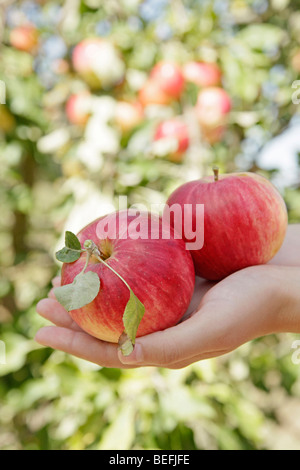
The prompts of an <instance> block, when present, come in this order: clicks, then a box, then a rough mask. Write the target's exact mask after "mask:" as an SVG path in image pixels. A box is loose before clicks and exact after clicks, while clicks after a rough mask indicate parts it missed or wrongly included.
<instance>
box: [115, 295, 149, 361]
mask: <svg viewBox="0 0 300 470" xmlns="http://www.w3.org/2000/svg"><path fill="white" fill-rule="evenodd" d="M144 313H145V306H144V305H143V304H142V302H141V301H140V300H139V299H138V298H137V297H136V295H135V294H134V293H133V291H132V290H131V289H130V297H129V300H128V302H127V305H126V307H125V310H124V315H123V324H124V328H125V330H124V333H122V335H121V336H120V339H119V347H120V349H121V351H122V353H123V354H124V355H125V356H128V355H129V354H130V353H131V352H132V351H133V345H134V343H135V338H136V333H137V330H138V327H139V324H140V323H141V320H142V318H143V316H144Z"/></svg>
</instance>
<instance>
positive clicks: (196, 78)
mask: <svg viewBox="0 0 300 470" xmlns="http://www.w3.org/2000/svg"><path fill="white" fill-rule="evenodd" d="M182 72H183V76H184V78H185V80H186V81H187V82H190V83H194V84H195V85H197V86H198V87H201V88H202V87H211V86H215V85H218V84H219V83H220V81H221V77H222V72H221V69H220V68H219V66H218V65H217V64H214V63H209V62H196V61H191V62H187V63H186V64H184V66H183V69H182Z"/></svg>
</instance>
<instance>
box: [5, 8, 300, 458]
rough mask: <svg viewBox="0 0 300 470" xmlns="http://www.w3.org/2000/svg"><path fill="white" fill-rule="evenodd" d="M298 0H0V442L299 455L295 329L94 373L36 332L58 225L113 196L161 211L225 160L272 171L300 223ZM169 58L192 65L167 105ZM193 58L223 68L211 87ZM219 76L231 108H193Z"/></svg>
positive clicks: (229, 165) (106, 204) (107, 204)
mask: <svg viewBox="0 0 300 470" xmlns="http://www.w3.org/2000/svg"><path fill="white" fill-rule="evenodd" d="M298 7H299V4H298V1H296V0H295V1H291V0H269V1H268V0H232V1H229V0H215V1H213V0H203V1H200V0H199V1H196V0H172V2H171V1H168V0H144V1H139V0H118V1H117V0H109V1H108V0H107V1H101V0H85V1H83V0H82V1H80V0H67V1H64V2H62V1H56V0H50V1H42V0H40V1H24V2H21V1H20V2H18V1H3V0H2V1H0V22H1V24H0V37H1V50H0V80H1V81H2V82H0V83H1V90H0V92H1V95H0V96H1V102H2V103H3V104H0V207H1V216H0V247H1V248H0V265H1V274H0V297H1V306H0V340H1V341H3V342H4V343H5V346H6V364H5V365H4V364H2V365H0V376H1V379H0V448H1V449H43V450H44V449H119V450H121V449H163V450H167V449H177V450H182V449H188V450H190V449H298V450H299V449H300V444H299V442H300V441H299V438H300V427H299V422H300V402H299V395H300V366H299V365H297V364H295V363H293V361H292V352H293V349H291V347H292V343H293V341H294V340H295V339H296V338H295V337H294V336H293V335H277V336H268V337H265V338H262V339H259V340H256V341H253V342H251V343H248V344H246V345H244V346H242V347H241V348H239V349H238V350H237V351H235V352H233V353H231V354H228V355H226V356H224V357H221V358H218V359H212V360H208V361H203V362H199V363H196V364H193V365H191V366H189V367H187V368H185V369H182V370H178V371H176V370H175V371H173V370H165V369H157V368H145V369H140V370H139V369H137V370H126V371H122V370H118V369H105V368H100V367H98V366H95V365H93V364H89V363H87V362H85V361H83V360H79V359H77V358H74V357H71V356H68V355H66V354H64V353H62V352H59V351H52V350H50V349H47V348H46V349H45V348H41V347H40V346H38V345H37V343H35V342H34V340H33V338H34V335H35V333H36V331H37V329H38V328H39V327H41V326H42V325H45V324H46V321H44V320H42V319H41V318H40V317H38V315H37V314H36V311H35V307H36V303H37V302H38V301H39V300H40V299H41V298H43V297H44V296H46V295H47V293H48V291H49V289H50V286H51V279H52V278H53V277H54V276H55V275H56V274H57V273H58V272H59V266H58V265H57V263H56V262H55V261H54V256H53V255H54V252H55V251H56V249H57V248H58V247H60V246H61V241H62V234H63V232H64V230H65V229H67V230H72V231H75V232H76V231H77V230H78V229H80V228H81V227H82V226H83V225H84V224H85V223H86V222H90V221H91V220H93V219H95V218H97V217H98V216H100V215H103V214H105V213H107V212H109V211H111V210H113V209H114V208H116V207H117V203H118V196H120V195H125V196H128V203H129V204H138V203H142V204H145V205H146V206H147V207H149V208H150V205H151V204H157V203H164V202H165V201H166V198H167V197H168V195H169V194H170V193H171V191H172V190H173V189H175V187H177V186H178V185H180V184H182V183H183V182H185V181H188V180H191V179H196V178H198V177H201V176H202V175H204V174H207V173H210V172H211V167H212V165H213V164H217V165H219V167H220V169H221V171H222V172H229V171H235V170H239V169H242V170H248V171H258V172H260V173H262V174H264V175H266V176H268V177H269V178H271V179H272V180H273V181H274V183H275V184H276V185H277V186H278V188H279V189H280V191H281V192H282V194H283V196H284V198H285V200H286V203H287V206H288V210H289V217H290V222H300V191H299V188H300V177H299V165H300V160H299V154H298V153H297V152H298V150H299V151H300V141H299V140H298V136H297V133H298V135H299V123H300V119H299V110H300V104H299V105H297V103H295V104H294V103H293V100H292V96H293V93H295V91H296V90H295V89H293V88H292V84H293V82H294V81H295V80H297V79H300V12H299V11H298ZM87 38H93V39H94V38H97V40H96V43H95V44H98V46H97V47H99V48H100V49H101V48H102V52H101V53H100V56H99V57H98V59H97V60H96V61H95V63H94V65H93V68H94V71H93V72H94V73H93V76H92V77H91V76H90V75H89V76H87V75H86V73H82V70H81V69H80V67H81V66H82V60H81V59H80V57H79V65H78V63H76V59H75V56H76V53H75V52H74V51H75V50H76V49H75V48H76V46H77V45H78V44H79V43H81V41H83V40H85V39H87ZM99 40H101V42H99ZM92 44H93V43H92ZM97 47H96V49H97ZM94 52H95V49H94ZM97 53H98V52H97ZM101 54H102V55H101ZM78 55H79V56H80V51H79V52H78V49H77V56H78ZM77 58H78V57H77ZM83 62H84V60H83ZM162 62H172V63H173V62H175V63H177V64H178V66H179V67H180V71H181V72H180V73H183V74H184V83H183V85H182V86H181V90H180V92H179V93H177V95H176V93H175V94H174V93H173V96H172V97H171V98H170V96H169V95H168V93H167V97H166V95H165V93H164V92H161V91H160V93H159V92H158V89H157V80H155V79H154V78H153V67H154V66H155V65H156V64H158V63H162ZM191 62H192V63H193V62H201V63H203V62H204V63H206V64H207V63H210V64H216V65H217V67H216V65H214V66H213V67H215V69H214V70H215V72H216V71H217V72H216V73H215V75H213V76H211V75H210V76H209V77H210V78H207V76H206V78H205V79H203V80H204V82H203V81H202V82H201V83H200V82H199V80H198V81H197V80H196V79H195V76H194V75H193V72H191V69H188V67H186V64H190V63H191ZM80 64H81V65H80ZM165 70H166V71H167V73H168V70H169V71H170V70H171V69H170V68H169V69H168V68H167V69H165ZM189 70H190V72H189ZM192 70H193V68H192ZM154 75H155V73H154ZM193 77H194V78H193ZM205 80H206V81H205ZM207 80H208V81H207ZM195 81H196V83H195ZM3 84H4V85H3ZM211 86H213V87H214V90H215V87H218V89H220V88H221V89H222V90H224V92H225V94H223V95H222V96H226V97H227V98H228V99H229V100H230V101H229V103H228V102H227V105H226V106H223V108H222V106H221V111H220V109H219V108H218V101H214V100H215V97H214V95H213V97H211V95H210V98H208V99H206V100H205V99H204V101H205V103H206V104H205V106H206V107H205V106H204V108H203V107H202V108H201V106H202V105H199V102H202V101H201V98H199V94H201V93H202V92H203V90H206V89H207V88H209V87H211ZM155 87H156V88H155ZM145 88H146V91H145ZM169 91H170V90H169ZM213 93H214V92H213ZM221 93H223V92H221ZM74 95H75V96H76V95H78V96H79V97H80V98H79V100H78V98H74ZM175 95H176V96H175ZM201 96H203V95H201ZM70 97H71V100H70ZM227 98H226V99H227ZM76 100H77V101H76ZM4 101H5V103H4ZM153 101H156V102H155V103H153ZM157 101H158V102H157ZM124 102H125V104H124ZM128 102H129V103H131V104H129V105H128ZM132 103H133V104H132ZM197 103H198V104H197ZM223 104H224V103H223ZM199 106H200V108H199ZM124 115H125V116H126V119H125V120H124ZM129 116H131V118H130V119H129ZM174 118H175V122H176V123H177V124H178V125H179V127H180V129H179V130H178V128H177V131H176V132H175V134H173V135H172V132H173V131H172V125H171V126H170V125H169V126H167V129H168V130H167V134H168V132H169V133H170V135H169V137H168V138H164V139H161V138H160V137H161V136H162V134H161V132H160V131H159V130H158V127H159V125H160V123H162V122H164V121H169V120H171V122H173V127H174V121H172V120H173V119H174ZM170 129H171V130H170ZM182 133H183V135H184V139H183V140H184V141H183V142H179V144H178V141H177V136H178V135H182ZM186 133H187V134H186ZM163 135H164V133H163ZM174 136H175V137H174ZM187 136H188V137H187ZM278 136H283V138H284V136H287V137H286V138H284V140H283V141H282V139H281V138H280V137H278ZM295 136H296V137H295ZM274 139H275V140H274ZM273 142H274V144H273ZM281 142H282V143H281ZM298 142H299V143H298ZM178 145H179V146H178ZM294 362H295V361H294Z"/></svg>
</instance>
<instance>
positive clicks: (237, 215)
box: [167, 169, 287, 280]
mask: <svg viewBox="0 0 300 470" xmlns="http://www.w3.org/2000/svg"><path fill="white" fill-rule="evenodd" d="M174 204H178V205H179V206H181V208H182V211H180V214H184V211H183V207H184V206H185V205H188V204H190V207H191V208H192V209H191V210H192V220H193V222H192V225H193V227H196V226H197V224H196V220H195V218H196V205H197V204H203V205H204V244H203V247H202V248H200V249H197V250H191V251H190V253H191V255H192V258H193V261H194V266H195V271H196V274H197V275H199V276H201V277H204V278H206V279H209V280H220V279H223V278H224V277H226V276H228V275H229V274H232V273H233V272H235V271H238V270H240V269H243V268H246V267H248V266H253V265H259V264H265V263H267V262H268V261H270V260H271V259H272V258H273V256H275V254H276V253H277V252H278V250H279V248H280V247H281V245H282V243H283V240H284V238H285V233H286V229H287V210H286V206H285V203H284V200H283V198H282V197H281V195H280V193H279V192H278V191H277V189H276V188H275V187H274V186H273V185H272V184H271V182H269V181H268V180H267V179H266V178H264V177H263V176H260V175H258V174H254V173H250V172H248V173H232V174H224V175H220V176H219V175H218V170H217V169H215V176H207V177H204V178H202V179H200V180H197V181H191V182H188V183H185V184H183V185H182V186H180V187H179V188H178V189H176V190H175V191H174V192H173V194H171V196H170V197H169V199H168V201H167V206H169V207H172V206H173V205H174ZM179 217H183V216H181V215H180V216H179ZM178 223H182V226H183V227H184V226H185V221H184V217H183V219H182V220H177V219H176V217H175V216H173V215H172V213H171V224H172V226H175V228H176V226H178V225H177V224H178ZM198 225H199V224H198ZM195 236H198V237H199V234H196V235H195ZM189 237H190V235H189ZM183 238H184V239H185V241H186V242H190V241H191V240H188V239H187V238H186V237H185V234H184V231H183Z"/></svg>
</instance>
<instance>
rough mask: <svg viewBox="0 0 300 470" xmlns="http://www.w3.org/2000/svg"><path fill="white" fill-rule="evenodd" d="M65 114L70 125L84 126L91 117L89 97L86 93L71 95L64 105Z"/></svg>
mask: <svg viewBox="0 0 300 470" xmlns="http://www.w3.org/2000/svg"><path fill="white" fill-rule="evenodd" d="M66 114H67V117H68V120H69V121H70V122H71V123H72V124H76V125H78V126H85V124H86V123H87V121H88V119H89V117H90V115H91V95H90V93H89V92H88V91H82V92H80V93H76V94H73V95H71V96H70V97H69V99H68V101H67V104H66Z"/></svg>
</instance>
